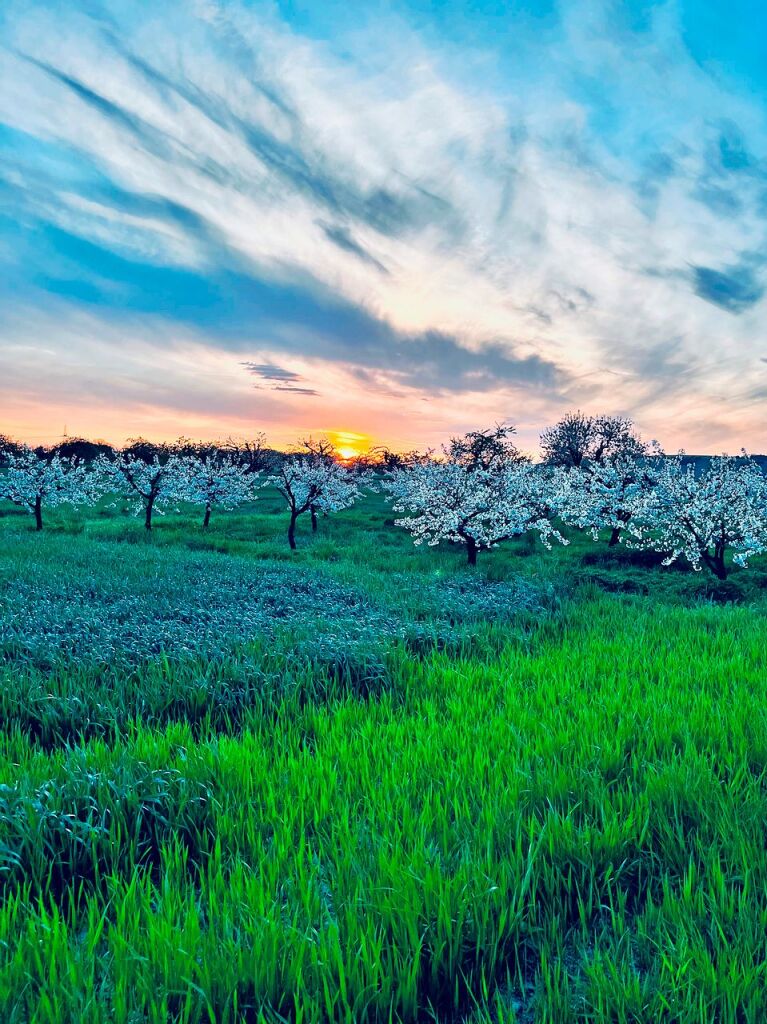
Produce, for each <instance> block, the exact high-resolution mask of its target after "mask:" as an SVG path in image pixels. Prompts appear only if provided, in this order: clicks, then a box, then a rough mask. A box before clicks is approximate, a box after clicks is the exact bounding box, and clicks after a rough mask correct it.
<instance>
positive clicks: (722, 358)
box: [0, 0, 767, 453]
mask: <svg viewBox="0 0 767 1024" xmlns="http://www.w3.org/2000/svg"><path fill="white" fill-rule="evenodd" d="M760 8H761V9H760ZM765 314H767V14H765V12H764V9H763V7H762V6H761V0H668V2H657V3H656V2H650V0H636V2H635V0H559V2H557V0H526V2H523V0H474V2H469V0H389V2H383V0H359V2H357V3H348V2H347V0H343V2H341V0H281V2H264V3H260V2H255V0H248V2H245V0H243V2H239V0H178V2H174V0H163V2H162V3H157V2H149V0H104V2H99V0H4V3H3V4H2V7H1V8H0V432H4V433H8V434H11V435H13V436H17V437H22V438H23V439H25V440H28V441H34V442H35V443H40V442H46V443H48V442H51V441H54V440H56V439H58V438H60V437H61V436H62V435H63V434H64V433H65V432H66V433H68V434H70V435H83V436H89V437H104V438H107V439H108V440H110V441H112V442H117V443H119V442H122V441H123V440H125V439H126V438H128V437H135V436H139V435H143V436H147V437H151V438H153V439H157V440H161V439H172V438H175V437H178V436H180V435H185V436H188V437H193V438H214V437H224V436H227V435H229V434H234V435H237V436H247V435H252V434H254V433H256V432H257V431H261V430H263V431H265V432H266V434H267V437H268V439H269V440H270V441H271V442H272V443H274V444H275V445H277V446H284V445H287V444H289V443H290V442H292V441H294V440H295V439H297V438H299V437H303V436H306V435H309V434H311V435H313V436H319V435H321V434H330V435H332V436H333V437H334V438H335V439H336V440H337V441H338V443H340V444H341V445H342V446H343V447H345V448H346V449H348V450H354V449H358V450H359V449H364V448H366V447H367V446H368V445H369V444H379V443H384V444H388V445H390V446H391V447H394V448H399V449H410V448H420V449H423V448H426V447H430V446H436V445H438V444H439V443H440V442H441V441H443V440H445V439H446V438H447V437H448V436H450V435H452V434H456V433H460V432H463V431H465V430H469V429H475V428H478V427H484V426H491V425H492V424H494V423H496V422H510V423H514V424H516V425H517V429H518V432H519V441H520V445H521V446H522V447H523V448H526V449H527V450H529V451H534V450H535V449H536V447H537V438H538V435H539V433H540V431H541V430H542V429H543V428H544V427H545V426H547V425H548V424H550V423H552V422H554V421H556V420H557V419H558V418H559V417H560V416H561V415H563V414H564V413H565V412H566V411H568V410H574V409H581V410H584V411H586V412H592V413H602V412H607V413H615V414H621V415H626V416H630V417H631V418H633V420H634V421H635V423H636V424H637V426H638V428H639V429H640V430H641V432H642V435H643V436H644V437H645V438H646V439H648V440H649V439H654V438H657V439H658V440H659V441H660V442H661V443H662V444H663V445H664V447H665V448H666V450H668V451H672V450H676V449H678V448H681V447H684V448H686V449H687V450H688V451H691V452H710V453H717V452H721V451H730V452H734V451H737V450H739V449H740V448H741V447H743V446H745V447H746V448H747V449H748V450H750V451H752V452H760V451H767V337H766V336H765V334H766V331H767V328H766V327H765V323H766V320H767V318H766V316H765Z"/></svg>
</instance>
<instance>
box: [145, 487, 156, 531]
mask: <svg viewBox="0 0 767 1024" xmlns="http://www.w3.org/2000/svg"><path fill="white" fill-rule="evenodd" d="M153 508H154V495H152V496H151V497H150V498H149V500H148V501H147V503H146V515H145V516H144V527H145V528H146V529H147V530H151V529H152V509H153Z"/></svg>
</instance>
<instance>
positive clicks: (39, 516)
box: [35, 495, 43, 533]
mask: <svg viewBox="0 0 767 1024" xmlns="http://www.w3.org/2000/svg"><path fill="white" fill-rule="evenodd" d="M42 528H43V499H42V498H41V497H40V496H39V495H38V496H37V497H36V498H35V530H36V531H37V532H38V533H39V531H40V530H42Z"/></svg>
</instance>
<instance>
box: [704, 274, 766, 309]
mask: <svg viewBox="0 0 767 1024" xmlns="http://www.w3.org/2000/svg"><path fill="white" fill-rule="evenodd" d="M692 272H693V281H694V285H693V286H694V288H695V292H696V294H697V295H700V297H701V298H702V299H705V300H706V301H707V302H712V303H713V304H714V305H715V306H720V307H721V308H722V309H726V310H727V311H728V312H730V313H743V312H745V311H746V310H747V309H750V308H751V307H752V306H754V305H756V303H757V302H759V300H760V299H761V298H762V296H763V295H764V287H763V286H762V285H760V284H759V283H758V282H757V281H756V279H755V278H754V274H753V272H752V271H751V270H750V269H748V268H737V267H732V268H730V269H728V270H727V271H722V270H714V269H712V268H711V267H693V268H692Z"/></svg>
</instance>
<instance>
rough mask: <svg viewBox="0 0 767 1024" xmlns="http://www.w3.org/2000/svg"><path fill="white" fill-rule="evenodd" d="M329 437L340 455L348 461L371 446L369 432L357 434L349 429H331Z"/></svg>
mask: <svg viewBox="0 0 767 1024" xmlns="http://www.w3.org/2000/svg"><path fill="white" fill-rule="evenodd" d="M328 439H329V440H330V441H331V442H332V444H333V447H334V448H335V450H336V452H337V453H338V455H339V456H340V457H341V458H342V459H343V460H344V461H347V462H348V461H349V459H356V458H357V456H358V455H361V454H362V453H363V452H364V451H367V450H368V448H370V437H369V436H368V435H367V434H355V433H352V432H351V431H349V430H331V431H329V432H328Z"/></svg>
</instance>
